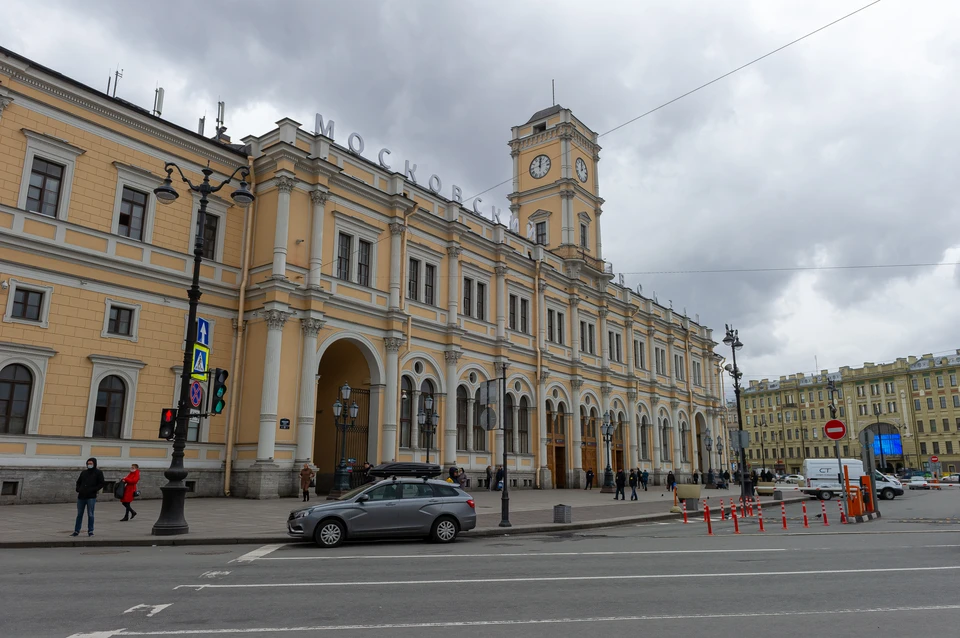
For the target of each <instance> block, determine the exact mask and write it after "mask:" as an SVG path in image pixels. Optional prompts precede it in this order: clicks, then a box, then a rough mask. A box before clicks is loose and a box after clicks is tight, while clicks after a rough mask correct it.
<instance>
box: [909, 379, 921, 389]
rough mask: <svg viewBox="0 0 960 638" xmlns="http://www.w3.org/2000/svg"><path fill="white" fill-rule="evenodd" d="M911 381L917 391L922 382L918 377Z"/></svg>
mask: <svg viewBox="0 0 960 638" xmlns="http://www.w3.org/2000/svg"><path fill="white" fill-rule="evenodd" d="M910 383H911V385H912V386H913V389H914V391H917V390H919V389H920V384H919V382H918V381H917V380H916V379H911V380H910Z"/></svg>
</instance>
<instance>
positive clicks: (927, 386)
mask: <svg viewBox="0 0 960 638" xmlns="http://www.w3.org/2000/svg"><path fill="white" fill-rule="evenodd" d="M923 389H924V390H929V389H930V377H924V378H923Z"/></svg>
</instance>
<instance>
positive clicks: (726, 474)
mask: <svg viewBox="0 0 960 638" xmlns="http://www.w3.org/2000/svg"><path fill="white" fill-rule="evenodd" d="M723 480H724V482H726V481H729V480H730V470H724V471H723Z"/></svg>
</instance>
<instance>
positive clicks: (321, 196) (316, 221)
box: [307, 190, 327, 288]
mask: <svg viewBox="0 0 960 638" xmlns="http://www.w3.org/2000/svg"><path fill="white" fill-rule="evenodd" d="M310 201H311V202H313V219H312V220H311V226H310V272H309V274H308V275H307V286H309V287H311V288H319V287H320V279H321V273H320V269H321V267H322V266H323V222H324V217H325V216H326V211H325V206H326V203H327V192H326V191H321V190H314V191H310Z"/></svg>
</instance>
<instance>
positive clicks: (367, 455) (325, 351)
mask: <svg viewBox="0 0 960 638" xmlns="http://www.w3.org/2000/svg"><path fill="white" fill-rule="evenodd" d="M338 139H340V141H339V142H338ZM507 142H508V144H509V150H510V157H511V159H512V167H513V188H512V193H511V194H510V195H509V208H508V210H506V211H504V212H503V213H499V214H498V213H493V214H491V212H490V207H489V205H483V204H481V200H480V198H476V199H474V200H471V201H467V202H464V201H463V196H462V191H461V189H459V188H458V187H456V186H444V183H443V179H442V178H441V177H440V176H437V175H430V176H428V175H424V174H420V173H418V172H417V169H416V164H415V162H413V161H411V160H409V159H397V158H396V157H395V156H393V155H392V154H391V152H390V151H389V149H374V150H370V149H365V148H364V141H363V137H362V135H361V134H359V133H350V134H349V135H344V134H343V132H342V131H337V130H336V129H335V124H334V123H333V122H331V121H329V120H327V121H323V120H322V118H319V117H318V122H317V127H316V129H315V130H314V131H313V132H310V131H307V130H305V129H304V128H303V127H301V125H300V124H298V123H297V122H295V121H293V120H290V119H284V120H281V121H279V122H278V123H277V125H276V128H274V129H273V130H272V131H270V132H268V133H266V134H265V135H262V136H259V137H246V138H243V140H242V144H230V143H229V140H228V139H227V138H226V135H225V133H223V132H222V131H219V130H218V133H217V135H216V136H215V137H214V138H213V139H211V138H207V137H204V136H202V135H200V134H196V133H193V132H191V131H189V130H186V129H183V128H181V127H179V126H176V125H174V124H171V123H170V122H168V121H165V120H163V119H162V118H161V117H158V116H156V115H154V114H152V113H151V112H149V111H147V110H144V109H142V108H139V107H137V106H135V105H132V104H130V103H128V102H125V101H124V100H120V99H117V98H112V97H109V96H107V95H105V94H103V93H101V92H99V91H96V90H94V89H91V88H90V87H87V86H84V85H82V84H80V83H78V82H76V81H74V80H71V79H69V78H67V77H64V76H63V75H61V74H58V73H56V72H55V71H52V70H50V69H47V68H44V67H42V66H40V65H37V64H35V63H33V62H31V61H30V60H27V59H25V58H23V57H22V56H19V55H17V54H15V53H13V52H11V51H7V50H3V49H0V281H2V290H0V309H3V312H4V314H3V317H2V322H0V482H2V495H0V502H3V503H11V502H41V501H59V500H71V499H73V498H74V497H75V494H74V489H73V482H74V480H75V472H76V471H77V470H78V469H79V468H80V467H81V466H82V463H83V461H84V459H86V458H87V457H88V456H96V457H97V458H98V459H99V460H100V464H101V466H102V467H104V468H105V469H106V471H107V478H108V480H111V479H115V478H119V477H120V476H122V473H123V472H122V469H123V468H124V467H127V466H128V464H129V463H131V462H136V463H139V464H140V466H141V468H142V469H143V471H144V472H143V476H144V478H143V483H142V488H141V489H142V491H143V492H144V495H145V496H146V497H157V496H159V493H160V492H159V486H160V485H162V484H163V483H164V482H165V479H164V478H163V475H162V472H163V469H164V468H166V467H167V465H168V464H169V459H170V453H171V449H170V444H169V443H168V442H167V441H165V440H160V439H158V438H157V432H158V427H159V421H160V414H161V410H162V409H163V408H167V407H174V406H176V401H177V398H178V396H179V379H180V376H179V374H180V371H181V366H182V361H183V348H184V347H185V345H186V343H185V340H186V331H187V326H186V323H187V321H186V317H187V299H186V294H185V289H186V288H187V287H189V284H190V275H191V273H192V255H191V253H192V242H193V237H194V233H195V232H197V231H198V230H199V231H200V232H202V233H203V236H204V239H205V245H204V264H203V266H202V272H201V287H202V290H203V296H202V298H201V301H200V312H199V314H200V316H201V317H203V318H204V319H206V320H207V321H208V322H209V325H210V331H211V355H210V364H209V365H210V367H211V368H213V367H219V368H225V369H227V370H229V371H230V378H229V381H228V387H229V391H228V395H227V396H228V398H229V405H228V408H227V410H226V411H225V412H224V414H223V415H221V416H216V417H196V418H194V419H193V420H192V421H191V427H190V429H189V432H188V439H189V442H188V444H187V449H186V459H185V464H186V466H187V468H188V470H189V471H190V476H189V477H188V479H187V481H188V487H189V489H190V490H191V491H192V493H193V494H194V495H221V494H223V493H225V492H226V493H228V494H232V495H236V496H245V497H249V498H274V497H278V496H286V495H292V494H294V493H295V492H296V491H297V489H298V488H297V479H296V474H297V471H298V469H299V467H300V466H301V465H302V464H303V463H305V462H309V463H312V464H314V466H315V467H316V468H317V469H318V491H321V492H322V491H324V490H325V489H328V488H329V487H330V485H331V483H332V477H333V470H334V467H335V465H336V463H337V462H338V461H339V457H340V453H339V448H340V443H339V441H338V439H337V428H336V426H335V423H334V417H333V410H332V405H333V404H334V402H335V401H336V399H337V397H338V393H339V391H340V387H341V386H342V385H343V384H344V383H346V384H349V386H350V387H351V388H352V392H351V397H350V400H349V403H353V402H356V403H357V405H358V412H359V414H358V416H357V419H356V422H355V423H353V422H351V427H350V428H349V431H348V433H347V441H346V447H347V456H349V458H350V459H351V461H350V462H351V464H353V465H355V466H357V465H359V464H361V463H363V462H364V461H370V462H372V463H377V462H386V461H392V460H397V461H404V460H414V461H423V460H426V459H427V455H428V453H429V454H430V460H431V461H434V462H440V463H441V464H443V465H444V466H445V467H446V466H451V465H456V466H459V467H463V468H465V469H466V470H467V472H468V474H469V476H470V477H471V483H472V487H476V486H477V485H478V483H482V481H483V479H484V477H485V469H486V468H487V466H494V467H495V466H496V465H497V464H498V463H499V459H500V458H501V453H502V450H503V446H506V451H507V453H508V458H509V460H508V466H509V469H510V471H511V473H510V480H511V485H514V486H516V487H538V488H551V487H567V488H571V487H578V486H582V485H583V481H584V472H585V471H586V470H587V469H594V470H595V471H596V472H597V474H598V476H599V475H602V473H603V468H604V466H605V464H606V462H607V454H606V451H605V447H604V443H603V441H602V438H601V435H600V425H601V423H602V420H603V415H604V414H609V415H610V417H611V421H612V422H613V423H614V425H615V426H616V427H615V434H614V436H613V442H612V444H611V464H612V465H613V467H614V469H617V468H619V467H623V468H629V467H641V468H644V469H647V470H649V471H650V473H651V474H652V475H653V477H654V479H655V480H659V477H660V476H661V475H665V474H666V472H668V471H673V472H674V473H676V474H677V475H678V476H679V477H681V479H683V478H685V477H687V476H689V475H690V474H691V473H692V472H693V471H694V470H695V469H699V470H701V471H704V470H707V469H709V468H711V467H712V468H717V467H719V463H718V460H717V459H716V458H715V457H716V452H715V451H713V452H711V453H708V452H707V450H706V446H705V440H706V435H707V433H708V429H710V431H712V432H713V434H714V436H716V434H717V433H719V431H720V423H721V418H720V417H721V413H722V411H723V404H722V403H721V389H720V379H719V376H718V373H719V367H718V365H717V362H718V360H719V358H718V357H716V356H715V355H714V347H715V345H716V343H715V342H714V341H713V338H712V331H711V330H710V329H708V328H707V327H705V326H702V325H699V324H698V323H697V322H695V321H693V320H691V319H690V318H689V317H687V316H683V315H681V314H679V313H675V312H674V311H673V310H672V309H671V308H666V307H663V306H661V305H659V304H658V303H656V302H655V301H654V300H652V299H649V298H646V297H643V296H641V295H638V294H636V293H635V292H633V291H631V290H630V289H628V288H624V287H622V286H619V285H616V284H615V283H613V282H612V280H613V278H614V276H613V274H612V273H613V271H612V267H611V265H610V264H609V263H608V262H606V261H605V260H604V257H603V244H602V236H601V217H602V206H603V199H602V198H601V197H600V187H599V181H598V172H599V161H600V146H599V145H598V144H597V134H596V133H594V132H593V131H591V130H590V129H589V128H588V127H587V126H586V125H585V124H583V123H582V122H580V121H579V120H578V119H577V118H576V117H575V116H574V115H573V114H572V113H571V111H570V110H568V109H565V108H562V107H560V106H554V107H551V108H548V109H545V110H543V111H540V112H538V113H536V114H534V115H533V117H531V118H529V120H528V121H526V123H524V124H521V125H519V126H515V127H513V129H512V132H511V135H510V138H509V140H507ZM165 162H176V163H177V164H178V165H179V166H180V167H181V168H182V169H183V170H184V172H185V173H186V174H187V175H188V177H190V178H191V179H192V180H194V181H195V182H197V181H199V180H200V179H201V175H200V169H201V168H202V167H204V166H208V165H209V167H210V168H211V169H212V170H213V171H214V178H217V179H224V178H225V177H226V176H228V175H230V174H231V173H232V172H233V171H234V170H235V169H236V168H238V167H240V166H248V167H249V168H250V170H251V173H252V175H251V182H252V185H251V188H252V189H253V190H254V192H255V193H256V196H257V199H256V201H255V203H254V204H253V205H252V206H250V207H249V208H247V209H243V208H240V207H238V206H236V205H234V204H233V203H232V201H231V200H230V198H229V192H230V191H229V187H228V188H227V189H225V191H222V192H221V193H220V195H221V196H220V197H215V198H213V200H212V202H211V205H210V209H209V212H208V216H207V220H206V223H205V225H204V227H203V228H202V229H198V213H197V209H198V207H197V199H196V198H195V197H190V196H189V195H190V192H189V190H187V189H186V188H185V187H182V186H180V185H178V184H175V186H179V191H180V193H181V197H180V198H179V199H178V200H177V201H176V202H175V203H173V204H171V205H169V206H158V205H157V204H158V202H157V201H156V197H155V196H154V194H153V189H154V188H155V187H156V186H157V185H159V183H160V182H161V180H162V179H163V177H164V175H165V174H164V171H163V167H164V164H165ZM184 195H186V196H184ZM501 215H502V217H501ZM501 220H502V221H501ZM501 377H505V386H506V394H505V396H504V397H503V399H502V401H501V403H502V408H501V406H500V405H497V406H493V410H495V414H496V415H497V417H498V418H502V419H503V421H504V425H505V429H503V430H495V431H488V430H487V429H486V428H485V427H484V426H485V421H486V417H485V416H484V415H485V414H490V412H487V411H485V409H484V404H483V403H482V402H481V399H483V396H481V388H482V386H483V385H484V383H485V382H487V381H489V380H493V379H497V378H501ZM428 397H431V398H432V399H433V403H434V411H436V412H438V414H439V426H438V428H437V432H436V434H435V436H433V437H431V436H429V434H428V433H426V432H424V431H421V428H420V426H419V424H418V419H417V415H418V413H419V411H420V410H421V409H423V408H424V406H425V404H427V403H429V401H428V400H427V398H428Z"/></svg>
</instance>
